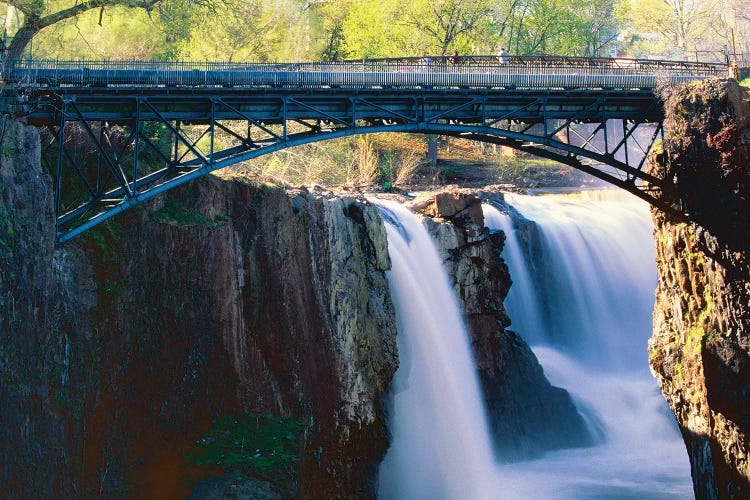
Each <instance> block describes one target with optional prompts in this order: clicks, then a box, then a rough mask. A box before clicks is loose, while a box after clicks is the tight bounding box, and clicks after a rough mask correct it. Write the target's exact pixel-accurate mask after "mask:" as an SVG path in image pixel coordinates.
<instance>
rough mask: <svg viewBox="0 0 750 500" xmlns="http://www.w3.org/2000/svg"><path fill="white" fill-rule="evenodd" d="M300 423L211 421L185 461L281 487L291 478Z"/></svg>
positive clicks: (262, 417) (257, 418) (250, 418)
mask: <svg viewBox="0 0 750 500" xmlns="http://www.w3.org/2000/svg"><path fill="white" fill-rule="evenodd" d="M301 429H302V424H301V423H300V422H299V421H298V420H294V419H287V418H281V417H275V416H273V415H266V414H258V415H247V416H245V415H239V416H228V417H224V418H222V419H220V420H217V421H216V422H214V424H213V426H212V427H211V429H210V430H209V431H208V433H207V434H206V435H205V436H204V437H203V438H201V439H199V440H198V442H197V443H196V446H195V447H194V449H193V450H191V451H190V452H189V453H188V455H187V457H186V458H187V461H188V462H190V463H192V464H194V465H197V466H205V467H210V468H214V469H219V470H222V471H230V470H234V471H240V472H242V473H244V474H246V475H247V476H249V477H254V478H258V479H261V480H264V481H269V482H271V483H274V484H277V485H279V484H283V483H285V482H289V481H291V480H293V479H294V477H295V475H296V468H297V463H298V462H299V446H300V444H299V440H300V432H301Z"/></svg>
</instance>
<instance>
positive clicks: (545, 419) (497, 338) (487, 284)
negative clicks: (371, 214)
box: [411, 191, 594, 460]
mask: <svg viewBox="0 0 750 500" xmlns="http://www.w3.org/2000/svg"><path fill="white" fill-rule="evenodd" d="M411 205H412V208H413V209H415V210H417V211H419V212H421V213H422V214H423V215H425V216H426V217H425V225H426V227H427V229H428V231H429V232H430V234H431V235H432V237H433V239H434V240H435V241H436V243H437V246H438V250H439V252H440V253H441V256H442V259H443V264H444V266H445V268H446V270H447V271H448V275H449V277H450V278H451V280H452V282H453V285H454V288H455V290H456V294H457V296H458V300H459V305H460V306H461V309H462V310H463V311H464V314H465V318H466V323H467V326H468V328H469V331H470V334H471V335H472V346H473V348H474V356H475V358H476V362H477V368H478V370H479V377H480V381H481V384H482V388H483V391H484V397H485V401H486V403H487V413H488V415H489V420H490V425H491V429H492V433H493V438H494V448H495V453H496V456H497V457H498V458H499V459H501V460H520V459H529V458H533V457H538V456H540V455H541V454H542V453H543V452H545V451H548V450H554V449H560V448H572V447H580V446H588V445H590V444H592V443H593V441H594V439H593V437H592V436H591V434H590V432H589V430H588V429H587V427H586V424H585V423H584V420H583V418H582V417H581V415H580V414H579V413H578V411H577V410H576V408H575V406H574V404H573V401H572V399H571V397H570V395H569V394H568V392H567V391H565V390H564V389H561V388H559V387H554V386H552V385H551V384H550V383H549V381H548V380H547V379H546V377H545V376H544V372H543V370H542V367H541V365H540V364H539V362H538V361H537V359H536V356H535V355H534V353H533V352H532V351H531V349H530V348H529V346H528V345H527V344H526V342H524V341H523V339H521V337H520V336H519V335H518V334H516V333H515V332H513V331H511V330H508V329H507V327H508V326H510V318H508V315H507V314H506V312H505V308H504V307H503V300H504V299H505V297H506V296H507V294H508V290H509V288H510V286H511V278H510V276H509V274H508V267H507V266H506V264H505V262H504V260H503V258H502V250H503V246H504V242H505V235H504V234H503V233H502V232H498V233H492V234H490V233H489V231H488V230H487V228H486V227H485V225H484V215H483V213H482V203H481V200H480V198H479V197H478V196H477V195H476V194H473V193H472V192H468V191H450V192H442V193H438V194H436V195H426V196H424V197H421V198H417V199H416V200H414V202H413V203H412V204H411Z"/></svg>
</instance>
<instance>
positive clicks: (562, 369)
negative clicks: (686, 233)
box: [484, 192, 692, 498]
mask: <svg viewBox="0 0 750 500" xmlns="http://www.w3.org/2000/svg"><path fill="white" fill-rule="evenodd" d="M603 193H605V194H603V195H602V194H601V193H599V194H596V193H585V192H584V193H582V194H580V195H578V197H575V198H574V197H570V196H522V195H506V200H507V201H508V203H509V204H510V205H512V206H513V207H514V208H515V209H516V210H517V211H518V212H520V213H521V214H522V215H523V216H524V217H525V218H527V219H529V220H533V221H534V222H535V224H536V230H537V232H538V236H539V239H540V242H539V243H540V245H539V251H540V254H539V255H536V256H535V257H536V259H538V260H539V261H538V262H535V264H536V266H537V269H534V270H531V269H529V266H528V259H526V258H525V257H524V249H523V248H522V245H521V242H520V241H519V238H518V234H517V231H516V230H515V229H514V224H513V221H512V220H511V218H510V217H509V216H508V215H505V214H502V213H500V212H499V211H498V210H497V209H495V208H494V207H492V206H489V205H485V206H484V213H485V221H486V224H487V226H488V227H490V229H497V230H499V229H502V230H503V231H505V233H506V236H507V240H506V250H505V251H504V255H505V258H506V261H507V263H508V267H509V269H510V273H511V276H512V277H513V280H514V285H513V286H512V287H511V290H510V293H509V295H508V298H507V299H506V302H505V305H506V308H507V310H508V314H509V316H510V317H511V318H512V320H513V325H512V328H513V329H514V330H516V331H518V332H519V333H520V334H521V335H522V336H524V337H525V338H526V339H527V341H529V343H530V344H531V345H532V348H533V350H534V352H535V354H536V355H537V357H538V358H539V361H540V363H541V364H542V366H543V367H544V369H545V373H546V375H547V377H548V378H549V380H550V382H552V383H553V384H554V385H557V386H560V387H563V388H565V389H567V390H568V391H569V392H570V393H571V395H572V396H573V397H574V399H575V400H576V402H577V404H579V405H582V406H585V407H587V408H588V409H589V410H593V411H594V412H595V413H596V414H597V416H598V417H599V419H600V421H601V423H602V425H603V426H604V429H603V431H604V435H605V442H604V443H603V444H601V445H599V446H596V447H593V448H587V449H580V450H564V451H558V452H553V453H549V454H547V456H545V458H543V459H541V460H537V461H533V462H526V463H518V464H512V465H506V466H503V467H502V472H501V474H502V475H503V476H504V477H505V478H506V484H508V485H509V486H510V485H513V487H514V488H515V490H514V491H515V494H516V495H517V496H518V497H524V496H527V495H533V496H534V497H536V498H689V497H691V496H692V483H691V480H690V466H689V463H688V460H687V454H686V452H685V449H684V445H683V444H682V440H681V438H680V436H679V433H678V431H677V429H676V425H675V424H674V418H673V417H672V416H671V414H670V413H669V409H668V408H667V406H666V403H665V402H664V399H663V398H662V396H661V394H660V393H659V391H658V387H657V386H656V382H655V381H654V379H653V377H652V376H651V375H650V373H649V372H648V365H647V354H646V353H647V340H648V337H649V335H650V331H651V314H652V310H653V300H654V289H655V284H656V268H655V264H654V261H655V258H654V250H653V242H652V240H651V230H652V225H651V220H650V216H649V213H648V207H647V205H646V204H645V203H643V202H641V201H640V200H637V199H635V198H632V197H630V196H629V195H625V194H624V193H622V194H621V193H619V192H603ZM540 277H543V281H540ZM541 282H543V283H544V284H543V286H541V287H540V286H538V284H539V283H541Z"/></svg>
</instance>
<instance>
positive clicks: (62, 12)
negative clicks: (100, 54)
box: [3, 0, 227, 59]
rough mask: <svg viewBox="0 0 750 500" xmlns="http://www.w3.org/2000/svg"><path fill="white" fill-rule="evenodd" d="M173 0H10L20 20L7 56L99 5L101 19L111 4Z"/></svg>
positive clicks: (211, 0) (149, 6)
mask: <svg viewBox="0 0 750 500" xmlns="http://www.w3.org/2000/svg"><path fill="white" fill-rule="evenodd" d="M168 1H171V0H84V1H78V0H64V1H62V2H61V1H55V0H9V1H7V2H3V3H5V4H6V8H7V12H9V13H12V15H13V16H15V17H16V19H17V20H18V23H19V26H18V30H17V31H16V32H15V34H14V35H13V39H12V41H11V43H10V45H9V46H8V52H7V57H8V58H9V59H19V58H20V57H21V56H22V54H23V52H24V50H25V49H26V47H27V45H28V44H29V43H30V42H31V39H32V38H33V37H35V36H36V35H37V34H38V33H39V32H40V31H42V30H43V29H45V28H48V27H50V26H53V25H55V24H57V23H60V22H63V21H66V20H69V19H73V18H76V17H78V16H79V15H81V14H84V13H86V12H90V11H94V10H96V9H99V15H100V20H101V17H102V16H103V15H104V11H105V9H107V8H110V7H115V6H122V7H127V8H134V9H144V10H145V11H146V12H151V11H152V10H153V9H154V8H155V7H156V6H157V5H159V4H161V3H163V2H168ZM188 1H189V2H191V3H192V4H193V5H203V6H214V5H216V4H217V3H218V2H220V1H222V2H223V1H227V0H188Z"/></svg>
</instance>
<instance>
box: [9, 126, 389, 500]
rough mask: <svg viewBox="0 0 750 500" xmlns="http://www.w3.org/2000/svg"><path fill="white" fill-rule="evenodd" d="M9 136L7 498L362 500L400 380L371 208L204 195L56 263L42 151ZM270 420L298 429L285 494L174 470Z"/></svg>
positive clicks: (230, 189) (77, 244)
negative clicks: (296, 499)
mask: <svg viewBox="0 0 750 500" xmlns="http://www.w3.org/2000/svg"><path fill="white" fill-rule="evenodd" d="M3 132H4V135H3V142H2V145H3V150H2V151H3V156H2V163H1V166H0V182H2V190H1V193H2V198H0V230H1V231H2V235H0V264H2V268H1V269H0V271H1V272H0V332H2V333H1V336H0V382H1V383H2V385H0V424H1V425H0V453H1V454H2V456H3V457H4V458H3V460H2V461H0V485H2V491H3V496H6V497H11V498H29V497H40V498H45V497H46V498H64V497H67V498H80V497H91V496H104V497H108V498H122V497H153V498H157V497H158V498H168V497H180V496H183V497H184V496H186V495H187V494H188V493H189V492H190V491H191V490H192V489H198V490H200V491H201V492H202V496H204V497H212V496H218V497H222V496H223V495H224V494H236V493H237V491H244V492H253V493H252V494H251V496H253V497H261V498H263V497H267V498H280V497H288V496H294V495H298V496H300V497H307V498H311V497H321V498H322V497H325V498H351V497H358V498H368V497H373V496H374V491H375V489H374V486H375V481H376V474H377V465H378V463H379V461H380V458H381V457H382V455H383V454H384V452H385V450H386V448H387V446H388V439H387V434H386V429H385V424H384V418H383V415H382V409H381V395H382V393H383V392H384V391H385V390H386V388H387V386H388V384H389V382H390V380H391V377H392V375H393V373H394V371H395V369H396V368H397V364H398V360H397V352H396V343H395V335H396V331H395V322H394V319H393V318H394V313H393V307H392V304H391V301H390V294H389V292H388V285H387V281H386V279H385V274H384V273H385V271H386V270H387V269H388V268H389V267H390V261H389V258H388V253H387V242H386V236H385V231H384V227H383V224H382V221H381V220H380V216H379V212H378V210H377V209H376V208H375V207H373V206H371V205H369V204H367V203H366V202H365V201H364V200H362V199H355V198H346V197H344V198H341V197H334V196H332V195H330V194H328V193H325V192H308V191H305V190H296V191H292V192H287V191H285V190H284V189H283V188H279V187H274V186H268V185H264V184H260V183H253V182H250V181H248V180H246V179H234V180H219V179H216V178H213V177H208V178H205V179H202V180H200V181H197V182H194V183H191V184H190V185H189V186H187V187H184V188H181V189H179V190H176V191H175V192H172V193H170V195H169V196H168V197H165V198H161V199H159V200H157V201H156V202H153V203H150V204H148V205H146V206H143V207H140V208H138V209H135V210H132V211H130V212H128V213H127V214H126V216H124V217H121V218H119V219H118V220H117V222H111V223H108V224H106V225H103V226H99V227H98V228H96V229H94V230H92V231H91V232H89V233H87V234H86V235H84V236H83V237H81V238H79V239H78V240H76V241H74V242H73V243H71V244H68V245H65V246H63V247H61V248H58V249H55V247H54V217H53V213H52V208H51V207H52V190H51V182H50V179H49V177H48V176H47V175H46V174H44V173H43V172H42V171H41V168H40V166H39V138H38V134H37V132H36V130H35V129H33V128H27V127H24V126H22V125H20V124H17V123H15V122H11V121H6V122H5V128H4V129H3ZM265 414H272V415H275V416H278V417H280V418H286V419H291V420H293V421H296V422H299V424H300V425H301V432H300V436H301V437H300V439H299V445H298V448H299V450H298V451H297V450H295V452H296V454H297V455H298V457H299V459H298V460H299V462H298V465H296V464H297V462H296V461H292V462H291V465H292V466H293V467H294V470H292V471H291V473H290V474H289V477H282V478H281V480H279V479H278V478H273V477H270V478H269V480H268V481H267V482H266V483H267V484H255V483H258V481H256V480H255V479H253V478H250V477H243V476H242V474H241V473H239V472H238V471H237V470H234V469H233V470H230V471H229V472H226V471H225V472H226V473H225V474H224V475H223V476H222V475H221V472H222V471H219V470H210V471H209V472H207V473H206V472H201V470H198V468H197V467H196V466H195V464H191V463H190V462H189V461H188V460H186V459H185V457H186V456H190V453H191V450H193V449H194V448H195V446H196V443H197V442H201V439H202V438H203V436H205V435H206V433H207V432H210V431H211V429H212V427H213V426H215V424H216V422H219V421H221V419H223V418H227V417H233V416H237V417H238V418H239V417H240V416H247V415H265ZM283 437H284V436H282V438H283ZM202 442H205V439H203V441H202ZM209 444H210V443H209ZM228 451H232V452H237V450H228ZM245 453H249V454H250V456H251V457H252V455H253V453H255V451H254V450H249V451H245ZM255 454H256V455H261V453H260V452H259V451H258V453H255ZM256 458H260V459H267V460H272V459H273V460H277V459H278V457H273V456H269V457H261V456H258V457H256ZM240 472H241V471H240ZM297 473H298V474H297ZM261 483H262V481H261ZM206 484H208V486H206Z"/></svg>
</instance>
